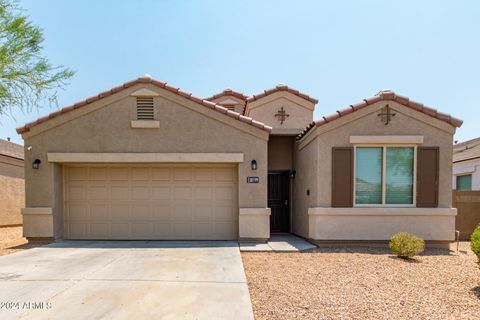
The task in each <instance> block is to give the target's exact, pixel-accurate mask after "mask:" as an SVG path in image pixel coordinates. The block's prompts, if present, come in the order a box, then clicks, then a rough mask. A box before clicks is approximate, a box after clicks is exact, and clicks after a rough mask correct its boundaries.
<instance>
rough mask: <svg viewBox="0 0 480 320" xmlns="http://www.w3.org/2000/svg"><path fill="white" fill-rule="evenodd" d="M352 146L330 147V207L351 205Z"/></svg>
mask: <svg viewBox="0 0 480 320" xmlns="http://www.w3.org/2000/svg"><path fill="white" fill-rule="evenodd" d="M353 179H354V178H353V148H351V147H341V148H340V147H338V148H337V147H334V148H332V207H353Z"/></svg>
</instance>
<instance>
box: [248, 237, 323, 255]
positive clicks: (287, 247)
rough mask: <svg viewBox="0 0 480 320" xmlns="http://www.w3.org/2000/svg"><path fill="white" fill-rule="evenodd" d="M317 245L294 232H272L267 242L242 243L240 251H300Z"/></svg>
mask: <svg viewBox="0 0 480 320" xmlns="http://www.w3.org/2000/svg"><path fill="white" fill-rule="evenodd" d="M316 247H317V246H315V245H313V244H311V243H310V242H308V241H306V240H304V239H302V238H299V237H297V236H294V235H293V234H272V236H271V237H270V239H269V240H268V242H267V243H240V251H262V252H263V251H275V252H298V251H304V250H309V249H315V248H316Z"/></svg>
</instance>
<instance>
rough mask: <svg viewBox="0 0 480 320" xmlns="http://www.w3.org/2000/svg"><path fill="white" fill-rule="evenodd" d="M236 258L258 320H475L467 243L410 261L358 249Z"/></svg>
mask: <svg viewBox="0 0 480 320" xmlns="http://www.w3.org/2000/svg"><path fill="white" fill-rule="evenodd" d="M242 257H243V263H244V266H245V270H246V274H247V278H248V285H249V289H250V295H251V298H252V303H253V308H254V313H255V317H256V319H295V318H296V319H408V318H409V319H480V269H479V268H478V266H477V264H476V263H475V255H474V254H473V253H472V252H471V251H470V249H469V243H468V242H464V243H461V244H460V251H459V252H458V253H457V252H454V251H451V252H450V254H449V253H448V251H446V250H440V249H428V250H427V251H426V252H425V253H424V254H423V255H421V256H419V257H418V258H417V259H416V260H412V261H405V260H401V259H398V258H396V257H394V256H393V255H391V254H390V253H389V251H388V249H386V248H385V249H384V248H361V247H344V248H321V249H316V250H315V251H312V252H303V253H274V252H265V253H264V252H243V253H242Z"/></svg>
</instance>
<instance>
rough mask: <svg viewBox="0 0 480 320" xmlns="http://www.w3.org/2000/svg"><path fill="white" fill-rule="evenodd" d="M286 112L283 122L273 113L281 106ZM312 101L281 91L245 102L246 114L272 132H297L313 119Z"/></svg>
mask: <svg viewBox="0 0 480 320" xmlns="http://www.w3.org/2000/svg"><path fill="white" fill-rule="evenodd" d="M282 107H283V109H284V110H285V112H286V113H287V114H289V116H288V118H286V120H285V122H284V123H283V124H280V121H279V120H278V118H277V117H275V114H276V113H277V112H278V111H279V110H280V108H282ZM314 107H315V105H314V103H312V102H310V101H307V100H304V99H301V98H299V97H297V96H295V95H293V94H291V93H289V92H285V91H281V92H276V93H273V94H271V95H268V96H266V97H264V98H261V99H259V100H256V101H253V102H249V103H248V104H247V110H246V113H245V114H246V115H247V116H249V117H252V118H253V119H255V120H257V121H261V122H263V123H265V124H267V125H269V126H271V127H272V128H273V130H272V133H273V134H298V133H300V132H301V131H302V130H303V129H304V128H305V127H306V126H307V125H308V124H309V123H311V122H312V119H313V110H314Z"/></svg>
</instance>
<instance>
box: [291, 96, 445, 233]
mask: <svg viewBox="0 0 480 320" xmlns="http://www.w3.org/2000/svg"><path fill="white" fill-rule="evenodd" d="M387 103H388V104H389V105H390V107H392V108H393V110H394V112H396V115H395V117H394V118H393V120H392V122H391V123H390V124H389V125H388V126H386V125H385V124H384V123H383V122H381V121H380V118H379V117H378V116H377V114H378V113H379V111H380V110H381V108H383V107H384V106H385V104H387ZM453 133H454V128H453V127H452V126H450V125H447V124H446V123H444V122H442V121H440V120H437V119H434V118H432V117H429V116H426V115H424V114H421V113H419V112H416V111H413V110H411V109H408V108H406V107H404V106H402V105H400V104H398V103H396V102H392V101H388V102H387V101H381V102H378V103H376V104H373V105H371V106H369V107H367V108H365V109H363V110H360V111H356V112H354V113H352V114H349V115H346V116H344V117H342V118H340V119H338V120H335V121H333V122H331V123H329V124H326V125H323V126H320V127H317V128H315V129H313V130H311V132H309V133H308V134H307V135H306V136H305V137H303V138H302V140H301V141H300V142H297V144H296V152H297V154H296V156H295V158H296V159H299V160H297V161H296V167H297V168H296V170H297V179H296V180H298V178H300V177H302V178H301V179H305V178H307V179H308V177H309V176H313V175H314V176H315V177H317V178H316V179H315V181H313V182H310V181H309V183H310V184H311V183H313V184H315V186H312V187H311V188H312V189H311V190H313V192H314V193H315V197H312V196H310V197H309V198H308V197H305V196H302V192H300V191H299V190H295V194H296V195H297V194H298V196H296V198H295V200H296V204H295V206H296V208H298V210H297V209H296V210H295V216H294V217H295V219H297V222H294V226H295V225H296V224H298V225H299V226H302V227H300V228H299V229H298V230H299V232H298V233H299V234H300V235H302V236H307V231H306V229H305V227H304V216H305V215H306V214H307V213H306V211H305V208H307V211H308V208H315V207H327V208H328V207H330V206H331V184H332V180H331V179H332V174H331V172H332V147H347V146H353V145H352V144H350V141H349V138H350V136H356V135H418V136H423V137H424V143H423V144H420V146H438V147H440V177H439V207H441V208H450V207H451V201H452V195H451V175H452V173H451V172H452V140H453ZM312 150H314V151H312ZM310 158H312V159H310ZM309 159H310V160H309ZM315 170H316V172H315ZM295 185H296V186H297V185H298V186H299V187H300V188H304V187H303V185H304V183H303V182H302V181H300V180H298V181H295ZM296 189H298V188H296ZM294 230H297V229H294Z"/></svg>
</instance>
